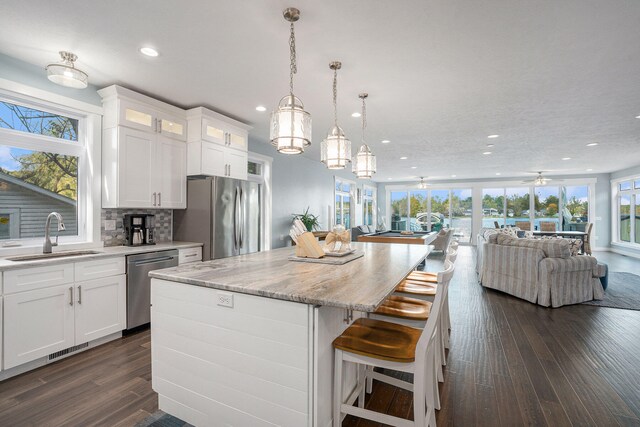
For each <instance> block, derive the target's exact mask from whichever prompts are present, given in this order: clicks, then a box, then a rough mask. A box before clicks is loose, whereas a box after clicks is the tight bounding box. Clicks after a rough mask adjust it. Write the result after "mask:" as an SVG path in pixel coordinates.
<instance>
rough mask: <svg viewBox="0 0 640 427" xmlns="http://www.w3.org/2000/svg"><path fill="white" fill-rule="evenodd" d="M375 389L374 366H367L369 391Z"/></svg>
mask: <svg viewBox="0 0 640 427" xmlns="http://www.w3.org/2000/svg"><path fill="white" fill-rule="evenodd" d="M372 391H373V366H367V393H369V394H371V392H372Z"/></svg>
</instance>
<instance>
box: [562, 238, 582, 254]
mask: <svg viewBox="0 0 640 427" xmlns="http://www.w3.org/2000/svg"><path fill="white" fill-rule="evenodd" d="M564 240H567V241H569V250H570V251H571V256H576V255H579V254H580V248H582V240H580V239H564Z"/></svg>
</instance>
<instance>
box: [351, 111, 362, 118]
mask: <svg viewBox="0 0 640 427" xmlns="http://www.w3.org/2000/svg"><path fill="white" fill-rule="evenodd" d="M360 116H362V114H360V113H358V112H357V111H356V112H355V113H353V114H351V117H360Z"/></svg>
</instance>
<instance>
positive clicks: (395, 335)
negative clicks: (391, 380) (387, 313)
mask: <svg viewBox="0 0 640 427" xmlns="http://www.w3.org/2000/svg"><path fill="white" fill-rule="evenodd" d="M421 333H422V330H420V329H416V328H411V327H409V326H404V325H399V324H397V323H391V322H385V321H382V320H375V319H367V318H359V319H356V321H355V322H353V323H352V324H351V326H349V327H348V328H347V329H346V330H345V331H344V332H343V333H342V335H340V336H339V337H338V338H336V339H335V340H334V341H333V346H334V347H335V348H337V349H340V350H343V351H348V352H350V353H355V354H359V355H362V356H367V357H371V358H374V359H381V360H389V361H392V362H400V363H410V362H413V361H414V360H415V357H416V354H415V353H416V345H417V343H418V339H419V338H420V334H421Z"/></svg>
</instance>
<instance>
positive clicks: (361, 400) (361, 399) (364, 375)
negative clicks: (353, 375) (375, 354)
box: [358, 364, 367, 408]
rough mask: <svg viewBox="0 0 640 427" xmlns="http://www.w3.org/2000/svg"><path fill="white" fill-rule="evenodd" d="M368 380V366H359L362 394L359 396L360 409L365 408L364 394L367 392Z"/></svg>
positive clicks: (359, 383)
mask: <svg viewBox="0 0 640 427" xmlns="http://www.w3.org/2000/svg"><path fill="white" fill-rule="evenodd" d="M366 380H367V365H364V364H359V365H358V387H359V388H360V393H359V394H358V407H359V408H364V392H365V381H366Z"/></svg>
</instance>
